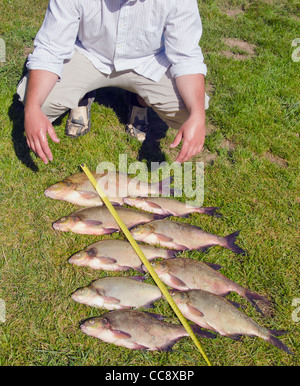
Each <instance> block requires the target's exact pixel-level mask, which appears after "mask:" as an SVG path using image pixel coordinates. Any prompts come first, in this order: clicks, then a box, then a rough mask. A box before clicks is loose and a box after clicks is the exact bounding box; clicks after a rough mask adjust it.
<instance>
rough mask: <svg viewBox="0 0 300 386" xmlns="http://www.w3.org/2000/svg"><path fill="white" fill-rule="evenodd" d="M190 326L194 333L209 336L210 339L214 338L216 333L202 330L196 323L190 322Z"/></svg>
mask: <svg viewBox="0 0 300 386" xmlns="http://www.w3.org/2000/svg"><path fill="white" fill-rule="evenodd" d="M191 328H192V330H193V331H194V333H196V334H198V335H200V336H202V337H203V338H210V339H215V338H216V335H215V334H213V333H212V332H209V331H205V330H202V328H201V327H200V326H198V325H197V324H191Z"/></svg>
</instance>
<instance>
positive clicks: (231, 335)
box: [226, 334, 243, 340]
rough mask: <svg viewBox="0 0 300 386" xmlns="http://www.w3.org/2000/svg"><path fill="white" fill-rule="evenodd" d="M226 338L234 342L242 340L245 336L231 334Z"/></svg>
mask: <svg viewBox="0 0 300 386" xmlns="http://www.w3.org/2000/svg"><path fill="white" fill-rule="evenodd" d="M226 336H227V337H228V338H230V339H232V340H240V339H241V337H242V336H243V335H241V334H230V335H226Z"/></svg>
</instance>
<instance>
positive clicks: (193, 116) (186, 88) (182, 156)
mask: <svg viewBox="0 0 300 386" xmlns="http://www.w3.org/2000/svg"><path fill="white" fill-rule="evenodd" d="M176 86H177V88H178V91H179V93H180V95H181V97H182V99H183V101H184V103H185V106H186V108H187V109H188V111H189V113H190V116H189V118H188V119H187V121H186V122H185V123H184V124H183V125H182V127H181V128H180V130H179V131H178V134H177V135H176V137H175V140H174V142H173V143H172V144H171V147H172V148H174V147H176V146H178V145H179V143H180V142H181V140H183V144H182V147H181V150H180V153H179V154H178V156H177V158H176V161H177V162H180V163H182V162H185V161H188V160H189V159H190V158H191V157H193V156H194V155H196V154H198V153H200V151H201V150H202V147H203V145H204V140H205V84H204V75H202V74H192V75H182V76H178V77H177V78H176Z"/></svg>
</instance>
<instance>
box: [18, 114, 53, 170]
mask: <svg viewBox="0 0 300 386" xmlns="http://www.w3.org/2000/svg"><path fill="white" fill-rule="evenodd" d="M24 114H25V119H24V126H25V134H26V140H27V144H28V146H29V148H30V149H31V150H33V151H34V153H35V154H36V155H38V156H39V157H40V158H41V159H42V161H43V162H44V164H47V163H48V160H49V161H52V160H53V156H52V153H51V150H50V148H49V145H48V140H47V134H48V135H49V137H50V138H51V139H52V141H54V142H56V143H58V142H59V139H58V138H57V135H56V133H55V130H54V128H53V126H52V124H51V122H50V121H49V119H48V118H47V117H46V115H45V114H44V113H43V112H42V110H41V109H40V107H34V108H25V112H24Z"/></svg>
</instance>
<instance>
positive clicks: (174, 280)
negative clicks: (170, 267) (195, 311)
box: [169, 274, 189, 290]
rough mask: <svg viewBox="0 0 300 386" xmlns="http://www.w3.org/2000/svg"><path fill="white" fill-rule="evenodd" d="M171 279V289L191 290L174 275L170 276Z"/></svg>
mask: <svg viewBox="0 0 300 386" xmlns="http://www.w3.org/2000/svg"><path fill="white" fill-rule="evenodd" d="M169 278H170V286H171V287H173V286H174V287H175V288H180V289H181V290H187V289H189V288H188V287H187V285H186V284H185V282H184V281H182V280H180V279H179V278H178V277H176V276H174V275H172V274H169Z"/></svg>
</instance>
